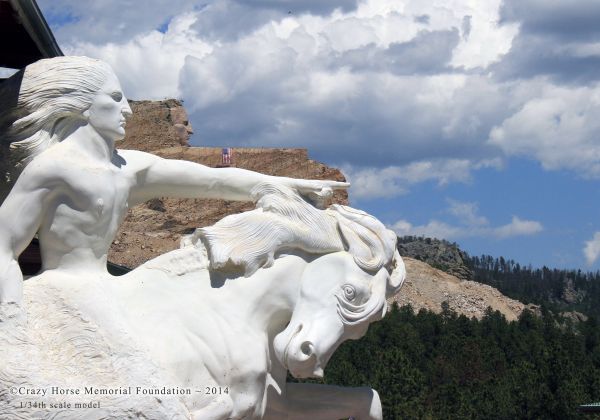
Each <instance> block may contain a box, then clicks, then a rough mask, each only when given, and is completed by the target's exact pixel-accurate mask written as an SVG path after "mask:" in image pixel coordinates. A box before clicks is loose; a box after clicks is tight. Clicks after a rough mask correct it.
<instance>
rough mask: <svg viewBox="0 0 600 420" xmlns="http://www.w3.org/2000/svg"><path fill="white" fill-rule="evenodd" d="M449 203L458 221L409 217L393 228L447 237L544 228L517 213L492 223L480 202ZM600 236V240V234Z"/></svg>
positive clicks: (533, 231) (509, 234) (497, 235)
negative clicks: (419, 222)
mask: <svg viewBox="0 0 600 420" xmlns="http://www.w3.org/2000/svg"><path fill="white" fill-rule="evenodd" d="M448 204H449V208H448V213H450V214H451V215H452V216H454V218H455V219H456V224H455V225H452V224H449V223H446V222H443V221H439V220H431V221H429V222H428V223H426V224H424V225H413V224H412V223H410V222H409V221H407V220H404V219H401V220H399V221H397V222H395V223H394V224H393V225H392V226H391V227H390V228H391V229H393V230H394V231H395V232H396V233H397V234H398V235H399V236H403V235H416V236H426V237H432V238H438V239H447V240H456V239H460V238H467V237H487V238H494V239H506V238H510V237H515V236H528V235H534V234H537V233H539V232H541V231H542V230H543V229H544V228H543V226H542V224H541V223H540V222H538V221H535V220H525V219H521V218H519V217H517V216H513V217H512V220H511V221H510V223H507V224H505V225H501V226H492V225H491V223H490V222H489V220H488V219H487V218H486V217H484V216H481V215H479V213H478V212H479V210H478V206H477V203H469V202H460V201H456V200H448ZM598 236H599V240H600V234H599V235H598ZM599 250H600V247H599ZM599 252H600V251H599Z"/></svg>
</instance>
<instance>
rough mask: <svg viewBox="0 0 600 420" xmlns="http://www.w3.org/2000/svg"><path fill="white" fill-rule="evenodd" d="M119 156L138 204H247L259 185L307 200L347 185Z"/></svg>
mask: <svg viewBox="0 0 600 420" xmlns="http://www.w3.org/2000/svg"><path fill="white" fill-rule="evenodd" d="M119 153H120V154H121V155H122V156H123V157H124V158H125V160H126V161H127V165H129V166H130V167H131V170H133V171H134V172H135V173H136V174H137V175H136V178H137V179H136V185H135V187H134V188H133V190H132V201H133V202H135V203H140V202H143V201H146V200H149V199H151V198H154V197H180V198H221V199H225V200H237V201H251V200H253V198H254V197H252V195H251V192H252V190H253V189H254V188H255V187H256V186H257V185H259V184H262V183H273V184H278V185H285V186H288V187H290V188H292V189H294V190H296V191H298V192H299V193H300V194H302V195H305V196H309V198H310V197H311V195H319V194H323V193H325V192H326V191H327V190H333V189H345V188H347V187H348V185H349V184H348V183H345V182H336V181H320V180H304V179H294V178H286V177H276V176H270V175H264V174H260V173H258V172H253V171H248V170H245V169H239V168H210V167H207V166H204V165H200V164H198V163H194V162H188V161H183V160H174V159H163V158H160V157H158V156H155V155H151V154H148V153H144V152H138V151H131V150H122V151H119ZM132 204H133V203H132Z"/></svg>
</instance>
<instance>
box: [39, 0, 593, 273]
mask: <svg viewBox="0 0 600 420" xmlns="http://www.w3.org/2000/svg"><path fill="white" fill-rule="evenodd" d="M142 3H144V5H143V7H140V5H141V4H142ZM38 4H39V6H40V7H41V9H42V11H43V13H44V14H45V16H46V18H47V20H48V22H49V24H50V26H51V27H52V29H53V31H54V33H55V35H56V38H57V40H58V42H59V44H60V46H61V48H62V49H63V51H65V53H67V54H77V55H88V56H92V57H97V58H100V59H103V60H105V61H107V62H109V63H110V64H111V65H112V66H113V68H114V69H115V71H116V73H117V75H118V76H119V78H120V79H121V82H122V84H123V88H124V90H125V93H126V95H127V96H128V97H130V98H133V99H163V98H170V97H175V98H180V99H183V100H184V101H185V105H186V108H187V109H188V112H189V114H190V121H191V123H192V125H193V126H194V131H195V134H194V137H193V139H192V143H193V144H194V145H209V146H233V147H236V146H266V147H305V148H308V149H309V153H310V155H311V157H312V158H314V159H316V160H320V161H323V162H325V163H327V164H330V165H333V166H337V167H340V168H342V170H343V171H344V173H345V174H346V175H347V177H348V178H349V180H350V181H351V182H352V188H351V191H350V200H351V203H352V205H353V206H355V207H358V208H362V209H364V210H367V211H369V212H371V213H372V214H374V215H375V216H377V217H379V218H380V219H381V220H382V221H383V222H385V223H386V224H387V225H388V226H390V228H393V229H395V230H396V232H397V233H398V234H400V235H402V234H417V235H425V236H434V237H441V238H445V239H448V240H451V241H456V242H457V243H458V244H459V245H460V246H461V247H462V248H463V249H465V250H466V251H468V252H469V253H470V254H472V255H477V254H482V253H486V254H491V255H495V256H500V255H502V256H505V257H508V258H513V259H515V260H516V261H518V262H520V263H521V264H529V263H531V264H532V265H534V266H541V265H546V266H549V267H565V268H582V269H590V270H596V269H600V262H599V260H600V217H599V215H598V212H597V211H596V209H597V207H598V206H597V204H598V199H597V197H598V193H599V189H600V138H599V133H600V84H599V80H600V71H598V70H599V69H600V26H599V25H598V22H600V2H598V1H596V0H579V1H577V2H574V3H573V2H564V1H558V0H489V1H485V2H472V1H467V0H444V1H442V0H431V1H423V0H304V1H299V0H253V1H250V0H205V1H202V2H198V1H193V0H173V1H169V2H164V1H160V0H148V1H145V2H131V1H125V2H124V1H122V0H119V1H117V0H97V1H94V2H81V1H79V0H38Z"/></svg>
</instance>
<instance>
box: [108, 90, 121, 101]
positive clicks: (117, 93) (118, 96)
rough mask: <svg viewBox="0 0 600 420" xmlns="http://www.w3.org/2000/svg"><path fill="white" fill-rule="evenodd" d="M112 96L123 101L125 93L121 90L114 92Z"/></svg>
mask: <svg viewBox="0 0 600 420" xmlns="http://www.w3.org/2000/svg"><path fill="white" fill-rule="evenodd" d="M111 96H112V98H113V99H114V100H115V102H121V99H123V94H122V93H121V92H114V93H113V94H112V95H111Z"/></svg>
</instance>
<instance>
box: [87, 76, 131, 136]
mask: <svg viewBox="0 0 600 420" xmlns="http://www.w3.org/2000/svg"><path fill="white" fill-rule="evenodd" d="M87 112H88V115H89V118H88V121H89V123H90V125H91V126H92V127H94V128H95V129H96V131H97V132H98V134H100V135H101V136H102V137H104V138H105V139H107V140H112V141H116V140H122V139H123V138H124V137H125V124H126V118H127V117H129V116H130V115H131V108H130V107H129V103H127V99H125V95H123V91H122V89H121V85H120V83H119V80H118V79H117V76H115V75H114V73H112V72H111V73H110V75H109V76H108V77H107V79H106V82H104V85H103V86H102V87H101V88H100V90H98V93H96V96H95V98H94V100H93V102H92V105H91V106H90V108H89V109H88V111H87Z"/></svg>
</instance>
